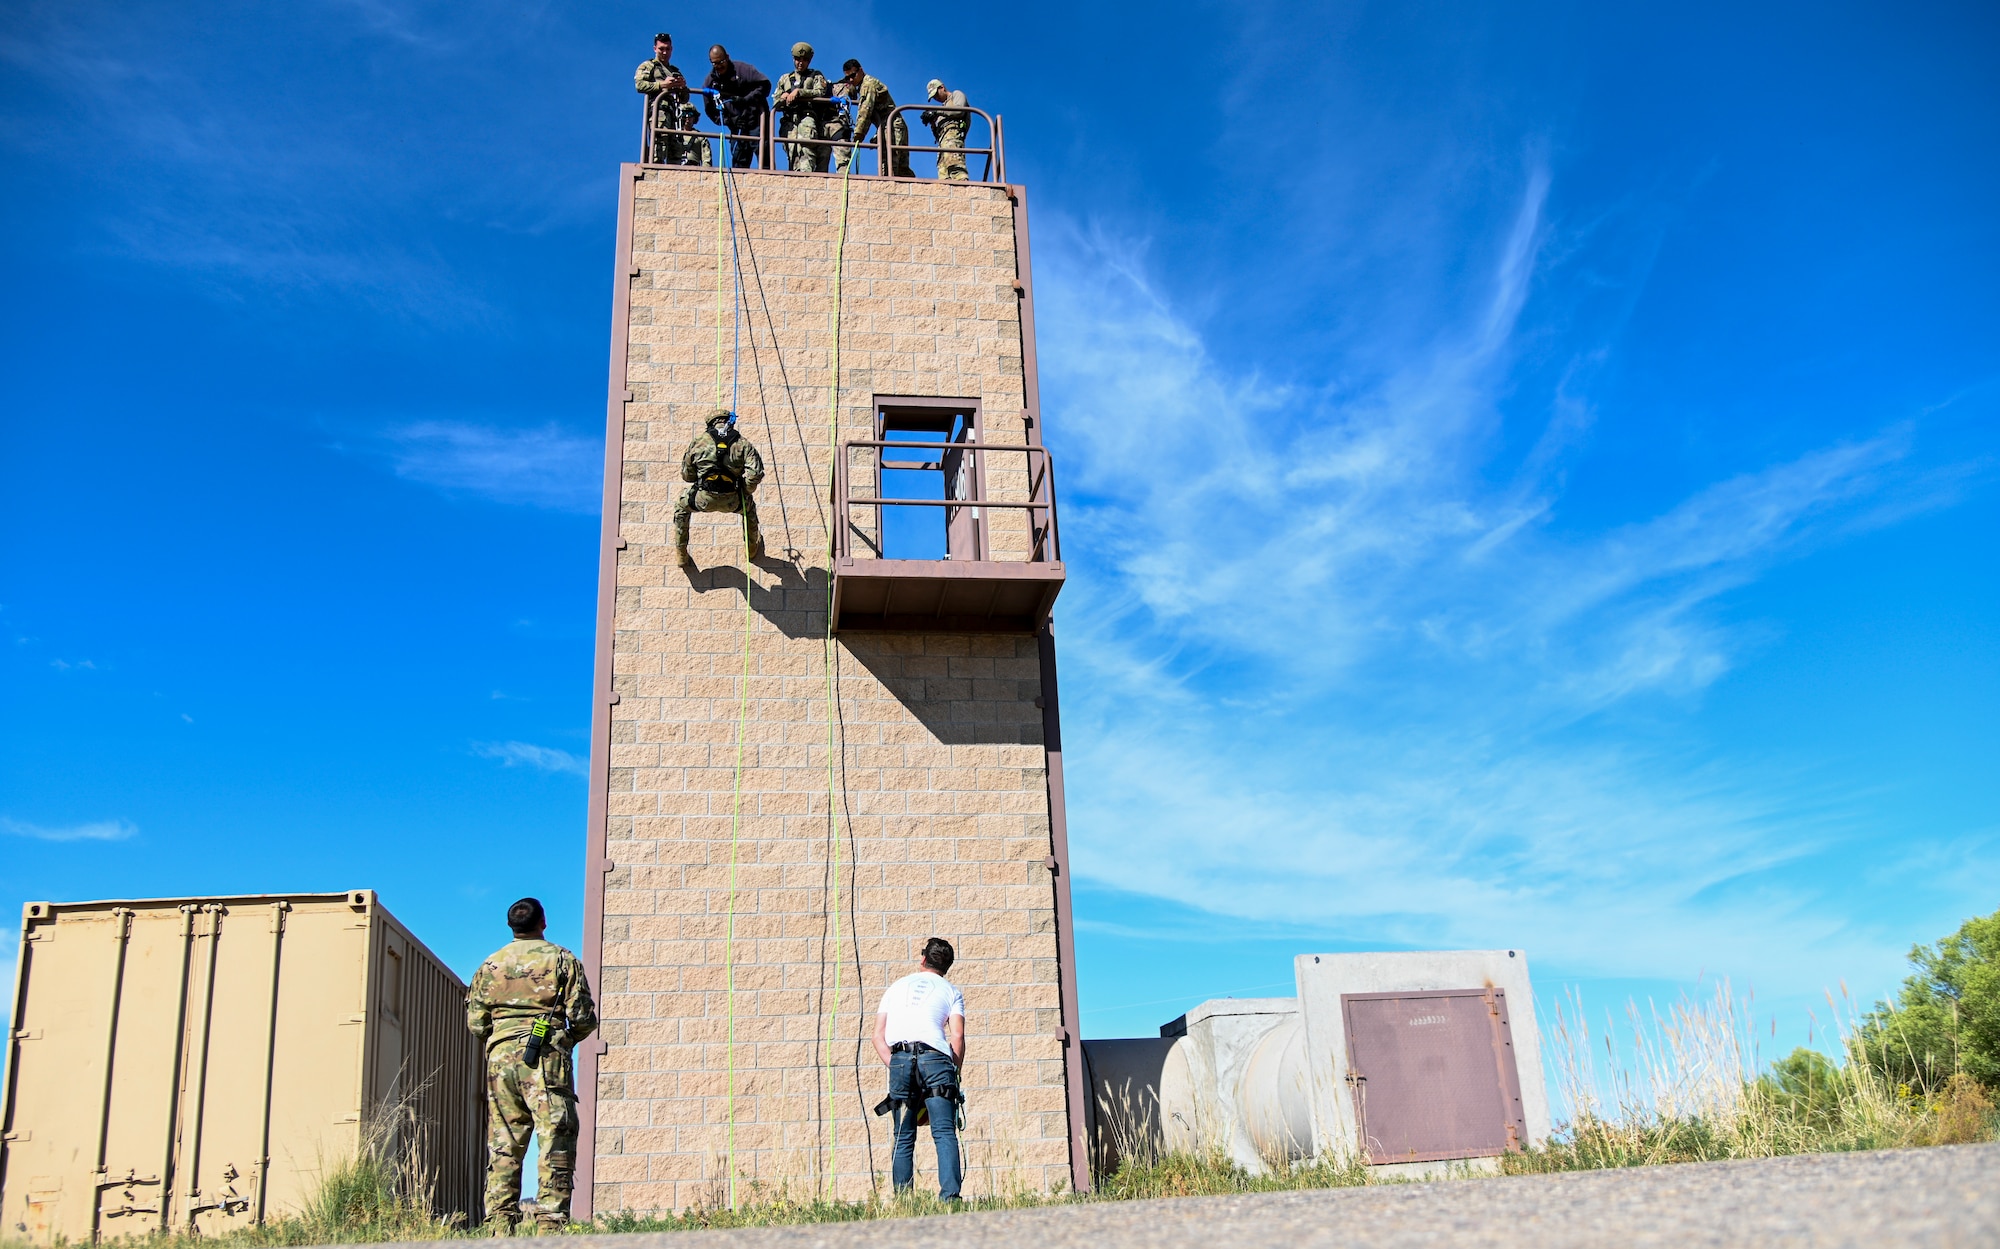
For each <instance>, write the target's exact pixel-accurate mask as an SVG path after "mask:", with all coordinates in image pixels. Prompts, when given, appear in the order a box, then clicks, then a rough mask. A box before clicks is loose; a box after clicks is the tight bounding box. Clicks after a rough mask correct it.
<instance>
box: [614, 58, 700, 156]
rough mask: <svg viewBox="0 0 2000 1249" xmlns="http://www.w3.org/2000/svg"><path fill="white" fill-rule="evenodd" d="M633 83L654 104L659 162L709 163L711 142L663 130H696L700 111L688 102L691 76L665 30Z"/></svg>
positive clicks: (634, 77)
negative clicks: (683, 70) (677, 58)
mask: <svg viewBox="0 0 2000 1249" xmlns="http://www.w3.org/2000/svg"><path fill="white" fill-rule="evenodd" d="M632 86H633V87H634V88H635V89H636V90H637V91H638V92H639V94H640V95H643V96H645V97H646V98H647V100H648V102H650V103H651V104H652V106H653V130H654V134H653V136H652V140H653V150H652V153H651V155H652V159H653V163H654V164H656V165H706V164H708V163H709V154H708V141H707V140H706V139H697V138H694V137H693V136H691V135H684V134H661V133H658V132H659V131H663V130H667V131H672V130H692V129H694V124H695V122H696V120H698V119H699V117H700V114H699V113H697V112H695V110H694V106H693V105H691V104H689V103H688V83H687V75H685V74H683V73H681V71H680V67H679V66H677V65H675V64H674V37H673V36H672V35H670V34H668V33H666V32H665V31H661V32H660V33H659V34H657V35H654V36H653V59H652V60H650V61H641V62H640V63H639V68H638V69H637V70H636V71H634V73H633V74H632Z"/></svg>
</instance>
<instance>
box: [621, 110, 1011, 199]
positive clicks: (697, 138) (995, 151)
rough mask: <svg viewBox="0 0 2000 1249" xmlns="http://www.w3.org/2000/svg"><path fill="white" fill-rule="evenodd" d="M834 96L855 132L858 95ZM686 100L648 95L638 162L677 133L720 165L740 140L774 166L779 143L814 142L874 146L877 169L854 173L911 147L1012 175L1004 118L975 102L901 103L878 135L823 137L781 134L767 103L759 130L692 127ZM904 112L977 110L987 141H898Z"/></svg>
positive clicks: (987, 175) (884, 171)
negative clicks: (979, 160)
mask: <svg viewBox="0 0 2000 1249" xmlns="http://www.w3.org/2000/svg"><path fill="white" fill-rule="evenodd" d="M688 91H689V94H690V96H695V95H713V94H714V93H713V92H711V91H707V90H704V89H702V88H699V87H690V88H688ZM830 102H831V103H833V104H834V105H835V106H837V107H839V108H841V109H842V110H843V111H844V112H845V113H846V114H847V118H848V125H847V130H848V133H849V134H850V135H852V134H853V130H854V125H853V107H854V106H853V101H851V100H847V99H845V98H843V97H839V96H836V97H833V98H832V99H831V101H830ZM663 103H670V104H672V105H673V108H674V115H673V116H672V117H671V118H670V119H668V120H671V121H673V122H674V123H677V124H674V125H662V124H661V122H662V120H663V119H662V116H661V114H662V112H663V110H662V108H661V105H662V104H663ZM681 104H682V101H681V100H679V99H678V98H676V97H675V96H674V95H673V94H672V93H671V92H669V91H664V90H662V91H656V92H653V93H652V94H650V95H648V96H647V97H646V105H645V114H644V118H643V121H642V122H641V126H640V131H639V162H640V163H641V164H645V165H653V164H657V163H658V161H657V160H656V159H655V157H656V156H657V154H658V153H659V151H660V140H661V139H662V138H663V137H667V136H674V137H678V138H681V139H685V140H689V141H692V142H696V143H700V144H703V145H704V146H705V147H706V148H707V152H708V160H707V161H705V162H702V163H704V164H707V165H718V164H721V163H722V162H723V161H724V160H728V159H730V158H731V155H732V153H733V152H734V151H736V150H738V149H737V147H736V145H738V144H752V145H754V147H753V158H754V159H755V161H756V163H757V167H759V168H762V169H775V168H777V149H778V148H779V147H787V148H789V147H793V146H794V145H796V146H799V147H808V148H812V149H815V150H816V151H822V150H823V151H825V152H826V153H827V154H828V156H829V157H831V155H832V153H833V152H834V150H835V149H844V150H846V151H847V152H848V153H849V159H850V160H858V159H859V157H860V154H861V153H862V152H864V151H867V152H873V153H874V154H875V170H874V172H873V173H872V174H868V173H864V171H863V170H862V169H861V168H860V167H859V166H858V165H857V166H856V167H855V169H854V171H853V172H854V173H855V174H857V175H860V176H865V177H885V176H890V175H891V174H892V172H893V171H894V169H895V168H896V166H897V163H898V160H897V158H898V157H901V158H902V159H903V160H907V159H908V154H909V153H912V152H925V153H934V154H937V155H938V156H939V158H940V159H942V158H943V156H944V154H946V153H951V154H955V155H957V156H959V157H961V158H970V157H976V156H977V157H984V158H985V163H984V164H983V165H982V166H981V168H980V171H979V176H978V177H977V178H974V177H972V176H971V167H970V166H969V165H968V166H967V167H966V173H967V177H966V179H965V180H966V181H970V182H989V183H990V182H1005V181H1006V180H1007V155H1006V146H1005V143H1004V142H1003V140H1002V133H1003V128H1002V125H1001V119H1000V118H999V117H998V116H997V115H995V114H992V113H988V112H987V111H986V110H985V109H980V108H972V107H970V106H967V107H964V108H948V107H946V106H944V105H941V104H899V105H897V106H896V107H895V108H894V109H892V110H891V111H890V115H889V117H887V118H884V119H883V120H882V122H881V123H880V124H878V125H876V127H875V135H874V137H873V138H871V139H867V140H862V141H856V140H854V139H853V138H846V139H822V138H818V137H814V138H810V139H807V138H795V137H791V136H786V135H780V134H777V133H776V127H775V126H774V125H773V124H772V122H773V117H774V114H773V113H772V111H771V109H770V108H769V107H768V106H767V107H766V108H765V109H764V111H763V113H762V114H761V115H760V116H759V117H758V119H757V129H756V131H755V132H748V131H746V132H743V133H738V132H735V131H732V130H730V129H728V128H727V127H725V126H718V127H717V128H715V129H713V130H705V129H702V128H701V127H700V125H699V122H698V121H697V124H696V125H695V126H694V127H693V128H687V127H685V126H683V125H680V124H678V123H680V122H681V120H682V119H681V117H680V115H679V112H680V107H681ZM905 113H919V114H922V113H930V114H933V115H936V114H941V113H964V114H966V121H967V129H968V130H970V129H971V125H970V123H971V119H972V116H973V115H975V114H976V115H978V116H979V117H980V118H982V119H983V120H984V121H985V122H986V133H987V144H986V146H985V147H946V146H943V145H941V144H938V145H926V144H915V143H896V142H894V141H893V124H894V119H895V118H899V117H901V116H902V115H903V114H905ZM697 116H698V115H697ZM967 137H968V138H969V137H970V135H969V134H968V135H967ZM789 159H790V153H787V160H789ZM813 163H814V164H815V165H827V166H830V165H832V163H833V162H832V160H831V159H827V160H816V161H814V162H813ZM796 172H800V173H807V172H810V173H823V174H828V175H835V176H837V175H838V174H839V172H840V171H838V170H835V169H832V168H822V169H813V170H798V171H796ZM928 180H929V179H926V181H928Z"/></svg>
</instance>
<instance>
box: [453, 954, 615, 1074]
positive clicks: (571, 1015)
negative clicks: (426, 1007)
mask: <svg viewBox="0 0 2000 1249" xmlns="http://www.w3.org/2000/svg"><path fill="white" fill-rule="evenodd" d="M544 1017H546V1018H550V1019H554V1020H555V1021H556V1022H557V1023H558V1024H559V1025H561V1028H562V1031H561V1036H562V1037H563V1039H564V1041H565V1042H566V1045H567V1046H574V1045H575V1044H576V1043H577V1042H578V1041H581V1040H583V1038H585V1037H587V1036H589V1035H590V1034H591V1033H593V1032H595V1031H597V1004H596V1003H595V1002H593V1001H591V999H590V982H589V981H588V980H586V979H585V978H584V974H583V962H582V960H581V959H579V958H577V956H576V955H574V954H571V953H570V952H569V951H568V950H565V949H563V948H562V947H561V946H559V945H556V944H555V943H553V942H550V941H537V940H529V939H526V938H516V939H515V940H513V941H510V942H508V943H507V944H506V945H504V946H502V947H501V948H500V949H498V950H496V951H494V953H493V955H492V957H490V958H488V959H487V960H486V961H485V962H483V963H481V964H480V965H479V970H478V971H477V972H476V973H474V974H473V977H472V988H471V990H470V991H469V992H467V993H466V995H465V1026H466V1027H467V1028H470V1029H471V1030H472V1034H473V1035H474V1036H476V1037H478V1038H479V1039H480V1040H481V1041H483V1042H485V1043H486V1048H487V1049H489V1050H490V1049H492V1048H493V1047H494V1046H495V1045H498V1044H500V1043H501V1042H502V1041H511V1040H514V1039H515V1038H517V1037H523V1036H526V1035H527V1034H528V1027H529V1025H531V1024H533V1023H534V1022H535V1020H537V1019H541V1018H544Z"/></svg>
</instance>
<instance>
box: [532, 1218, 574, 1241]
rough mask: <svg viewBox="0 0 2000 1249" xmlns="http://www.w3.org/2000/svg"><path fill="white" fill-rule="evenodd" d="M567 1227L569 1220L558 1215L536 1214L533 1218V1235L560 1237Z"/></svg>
mask: <svg viewBox="0 0 2000 1249" xmlns="http://www.w3.org/2000/svg"><path fill="white" fill-rule="evenodd" d="M568 1226H569V1220H568V1219H567V1218H564V1217H563V1216H562V1215H560V1214H538V1215H536V1216H535V1235H537V1236H560V1235H561V1234H562V1232H563V1229H564V1228H566V1227H568Z"/></svg>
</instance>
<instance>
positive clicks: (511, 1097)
mask: <svg viewBox="0 0 2000 1249" xmlns="http://www.w3.org/2000/svg"><path fill="white" fill-rule="evenodd" d="M507 927H508V928H509V929H510V930H512V931H513V934H514V939H513V940H512V941H510V942H508V943H507V944H506V945H504V946H502V947H500V949H498V950H496V951H495V952H494V953H493V955H492V957H490V958H488V959H487V960H486V961H485V962H484V963H481V964H480V965H479V971H478V972H477V973H476V974H474V976H473V977H472V988H471V989H470V990H469V991H468V992H467V993H466V995H465V1025H466V1027H468V1028H470V1029H472V1032H473V1035H475V1036H477V1037H478V1038H479V1039H480V1040H481V1041H483V1042H485V1045H486V1110H487V1117H486V1221H487V1227H488V1229H489V1230H490V1231H491V1232H492V1233H493V1234H494V1235H496V1236H501V1235H511V1234H512V1232H513V1230H514V1227H515V1225H516V1224H518V1223H519V1222H520V1221H521V1159H522V1158H523V1157H524V1156H526V1154H527V1152H528V1136H529V1134H530V1133H533V1135H534V1136H535V1137H536V1138H537V1139H538V1140H539V1141H540V1143H541V1150H542V1166H541V1191H540V1193H539V1194H538V1195H537V1196H536V1198H535V1225H536V1228H537V1230H542V1231H549V1230H560V1229H561V1228H563V1227H565V1226H567V1225H568V1223H569V1199H570V1192H571V1190H572V1189H574V1188H575V1186H576V1074H575V1069H574V1067H573V1066H572V1065H571V1062H570V1051H571V1050H573V1049H575V1048H576V1044H577V1042H579V1041H581V1040H583V1039H584V1038H585V1037H587V1036H589V1035H590V1034H591V1033H592V1032H595V1031H596V1030H597V1007H596V1005H595V1004H594V1003H593V1002H592V1001H591V999H590V983H589V981H587V980H586V979H585V978H584V975H583V963H582V962H581V961H580V960H578V958H577V957H576V955H574V954H572V953H570V952H569V951H568V950H565V949H563V948H562V947H561V946H559V945H555V944H552V943H550V942H549V941H546V940H544V939H543V936H542V934H543V932H544V931H545V930H546V929H547V927H548V919H547V916H545V915H544V914H543V912H542V904H541V903H540V902H538V901H536V900H535V899H534V898H522V899H521V900H520V901H519V902H516V903H515V904H514V905H512V906H510V907H508V908H507ZM531 1058H532V1059H533V1061H530V1059H531Z"/></svg>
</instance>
